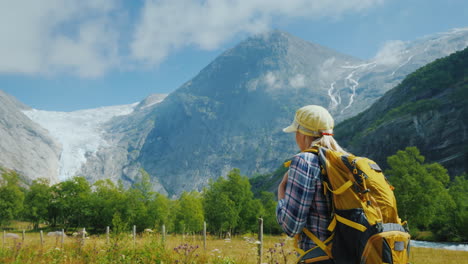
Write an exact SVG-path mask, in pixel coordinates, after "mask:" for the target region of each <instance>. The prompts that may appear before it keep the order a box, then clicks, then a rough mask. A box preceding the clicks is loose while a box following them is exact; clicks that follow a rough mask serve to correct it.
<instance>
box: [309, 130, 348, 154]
mask: <svg viewBox="0 0 468 264" xmlns="http://www.w3.org/2000/svg"><path fill="white" fill-rule="evenodd" d="M314 145H319V146H321V147H325V148H327V149H330V150H334V151H338V152H341V153H343V154H347V155H350V153H349V152H347V151H346V150H345V149H343V148H342V147H341V146H340V145H339V144H338V142H336V140H335V139H334V138H333V136H328V135H323V136H321V137H319V138H315V140H313V141H312V143H311V145H310V146H311V147H312V146H314Z"/></svg>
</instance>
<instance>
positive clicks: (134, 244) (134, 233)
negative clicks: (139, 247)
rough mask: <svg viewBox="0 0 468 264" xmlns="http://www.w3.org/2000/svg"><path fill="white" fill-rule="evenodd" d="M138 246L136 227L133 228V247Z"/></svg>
mask: <svg viewBox="0 0 468 264" xmlns="http://www.w3.org/2000/svg"><path fill="white" fill-rule="evenodd" d="M135 246H136V225H134V226H133V247H135Z"/></svg>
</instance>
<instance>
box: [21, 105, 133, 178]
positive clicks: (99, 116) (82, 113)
mask: <svg viewBox="0 0 468 264" xmlns="http://www.w3.org/2000/svg"><path fill="white" fill-rule="evenodd" d="M137 105H138V103H134V104H129V105H118V106H109V107H100V108H96V109H87V110H79V111H73V112H54V111H43V110H37V109H32V110H23V113H24V114H25V115H26V116H28V117H29V118H30V119H31V120H32V121H34V122H36V123H38V124H39V125H40V126H42V127H43V128H45V129H47V130H48V131H49V133H50V134H51V135H52V137H53V138H54V139H55V140H57V142H59V143H60V144H61V145H62V153H61V155H60V167H59V171H58V175H59V176H58V177H59V180H60V181H63V180H66V179H68V178H70V177H73V176H75V174H76V173H77V172H78V171H79V169H80V168H81V166H82V164H84V163H85V162H86V160H87V157H89V156H90V155H93V154H95V153H96V152H97V151H98V149H99V148H100V147H105V146H107V145H108V142H107V141H106V139H105V137H104V135H105V133H106V131H105V130H104V128H103V125H104V124H105V123H106V122H108V121H110V120H111V119H112V118H113V117H116V116H123V115H128V114H130V113H132V112H133V110H134V109H135V107H136V106H137Z"/></svg>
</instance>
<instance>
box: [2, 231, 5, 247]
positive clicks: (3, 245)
mask: <svg viewBox="0 0 468 264" xmlns="http://www.w3.org/2000/svg"><path fill="white" fill-rule="evenodd" d="M5 238H6V231H5V230H3V244H2V248H5Z"/></svg>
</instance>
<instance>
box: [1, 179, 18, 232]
mask: <svg viewBox="0 0 468 264" xmlns="http://www.w3.org/2000/svg"><path fill="white" fill-rule="evenodd" d="M1 172H2V181H1V182H0V225H4V224H6V223H8V222H9V221H11V220H13V219H15V218H16V217H17V216H18V215H19V213H20V212H21V211H22V209H23V200H24V193H23V191H22V190H21V188H20V187H19V186H18V182H19V176H18V174H17V173H16V172H14V171H4V170H1Z"/></svg>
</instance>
